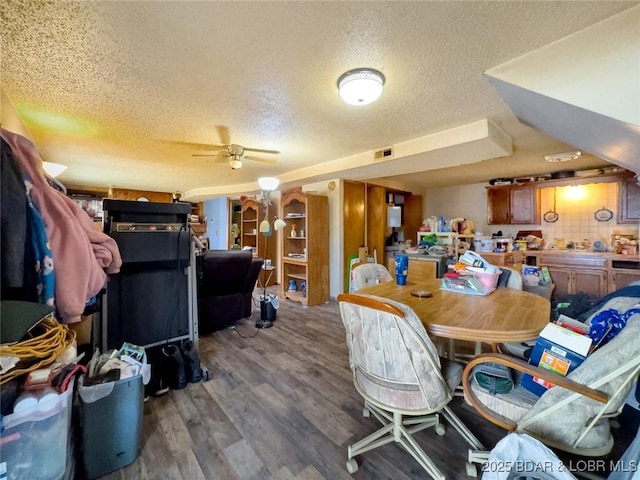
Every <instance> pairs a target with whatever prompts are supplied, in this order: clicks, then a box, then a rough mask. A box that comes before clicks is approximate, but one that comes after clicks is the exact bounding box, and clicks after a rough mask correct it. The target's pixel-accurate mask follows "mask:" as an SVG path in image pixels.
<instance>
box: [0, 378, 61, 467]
mask: <svg viewBox="0 0 640 480" xmlns="http://www.w3.org/2000/svg"><path fill="white" fill-rule="evenodd" d="M72 394H73V382H71V383H70V384H69V387H68V388H67V390H66V391H65V392H63V393H61V394H59V395H55V396H51V397H50V398H49V399H42V400H43V401H42V402H39V403H38V404H37V405H34V406H33V407H31V408H26V409H24V410H21V411H18V412H15V413H12V414H11V415H7V416H6V417H4V418H3V419H2V429H3V430H2V433H1V434H0V440H1V442H2V447H0V464H2V463H5V464H6V476H4V477H2V478H7V479H9V480H23V479H24V480H45V479H46V480H51V479H59V478H62V477H63V476H64V474H65V471H66V468H67V450H68V446H69V425H70V419H71V405H72V403H73V402H72V401H71V400H72Z"/></svg>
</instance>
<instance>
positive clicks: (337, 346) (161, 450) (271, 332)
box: [103, 300, 635, 480]
mask: <svg viewBox="0 0 640 480" xmlns="http://www.w3.org/2000/svg"><path fill="white" fill-rule="evenodd" d="M259 316H260V313H259V311H254V314H253V317H252V318H251V319H244V320H242V321H240V322H239V323H238V324H237V327H236V328H235V329H227V330H222V331H218V332H214V333H213V334H211V335H208V336H205V337H202V338H200V342H199V350H200V355H201V358H202V362H203V364H204V365H205V366H206V367H207V368H208V369H209V370H210V373H211V379H210V380H209V381H206V382H200V383H196V384H189V385H188V386H187V387H186V388H185V389H183V390H171V391H170V392H169V393H167V394H165V395H162V396H159V397H151V398H150V399H149V401H148V402H147V403H145V407H144V426H143V434H142V449H141V452H140V455H139V457H138V459H137V460H136V462H134V463H133V464H131V465H129V466H127V467H125V468H123V469H121V470H118V471H116V472H113V473H111V474H110V475H107V476H106V477H103V478H106V479H110V480H111V479H127V480H131V479H177V480H178V479H184V480H197V479H223V480H233V479H242V480H245V479H281V480H293V479H303V480H316V479H318V480H320V479H326V480H339V479H350V478H353V479H367V480H378V479H380V480H382V479H392V480H406V479H422V478H430V477H429V476H428V475H427V474H426V472H425V471H424V470H422V468H421V467H420V466H419V465H418V463H417V462H416V461H415V460H414V459H413V458H412V457H411V456H410V455H409V454H408V453H406V452H405V451H404V450H403V449H402V448H401V447H399V446H398V445H396V444H394V443H391V444H389V445H385V446H383V447H380V448H378V449H375V450H372V451H369V452H366V453H364V454H362V455H360V456H359V457H357V461H358V464H359V466H360V467H359V470H358V471H357V472H356V473H355V474H353V475H350V474H349V473H347V470H346V467H345V462H346V457H347V446H348V445H349V444H351V443H353V442H355V441H357V440H359V439H361V438H363V437H365V436H367V435H368V434H370V433H372V432H373V431H375V430H377V429H378V428H379V426H380V424H379V423H378V421H377V420H375V418H373V417H371V418H364V417H363V416H362V407H363V401H362V398H361V397H360V396H359V395H358V394H357V392H356V390H355V388H354V386H353V383H352V380H351V373H350V371H349V367H348V352H347V347H346V343H345V334H344V328H343V326H342V322H341V319H340V315H339V312H338V305H337V303H336V302H331V303H328V304H325V305H321V306H314V307H309V308H305V307H302V306H301V305H300V304H298V303H296V302H293V301H291V300H284V301H281V302H280V308H279V309H278V311H277V320H276V322H275V324H274V326H273V327H272V328H270V329H263V330H257V329H256V328H255V327H254V324H255V321H256V320H257V319H259ZM256 333H257V334H256ZM241 335H242V336H241ZM243 336H244V337H247V338H243ZM451 406H452V408H453V409H454V411H455V412H456V413H457V414H458V416H459V417H460V418H461V419H462V420H463V422H465V423H466V425H467V426H468V427H469V428H470V429H471V430H472V431H473V432H474V433H475V434H476V435H477V436H478V438H479V439H480V440H481V441H482V442H483V443H484V444H485V446H487V447H493V445H495V443H496V442H497V441H498V440H499V439H500V438H502V437H503V436H504V435H505V433H506V432H505V431H503V430H501V429H500V428H498V427H496V426H494V425H492V424H490V423H488V422H487V421H485V420H483V419H482V418H481V417H480V416H479V415H477V414H476V413H475V411H474V410H473V409H472V408H471V407H469V406H468V405H466V404H465V403H464V402H463V401H462V399H461V398H459V397H457V398H454V400H453V401H452V403H451ZM443 422H444V423H445V426H447V431H446V434H445V435H444V436H443V437H439V436H437V435H436V434H435V432H434V431H433V429H427V430H425V431H423V432H419V433H418V434H416V435H415V438H416V439H417V441H418V443H419V444H420V445H421V446H422V447H423V448H424V450H425V451H426V452H427V453H428V454H429V455H430V456H431V458H432V459H433V461H434V462H435V463H436V465H437V466H438V468H440V470H441V471H442V472H443V473H444V474H445V475H446V477H447V478H448V479H461V480H462V479H464V480H467V479H469V478H470V477H468V476H467V475H466V472H465V459H466V452H467V448H468V446H467V444H466V443H465V442H464V440H463V439H462V438H461V437H460V435H459V434H458V433H457V432H456V431H455V430H454V429H453V428H451V427H450V426H448V424H447V423H446V421H444V420H443ZM619 430H620V431H624V429H619ZM620 431H619V432H618V433H617V434H616V435H617V436H620ZM634 433H635V430H634V431H633V432H632V433H631V437H632V436H633V434H634ZM622 437H623V440H622V441H619V442H618V443H617V444H616V449H615V450H614V454H615V455H614V454H612V458H616V459H617V458H618V457H619V456H620V455H621V454H622V452H624V449H625V448H626V444H627V443H628V441H629V438H628V437H629V435H626V436H625V435H622ZM625 442H626V443H625ZM574 461H575V460H574ZM593 473H599V474H601V475H602V474H603V472H593ZM605 476H606V475H605Z"/></svg>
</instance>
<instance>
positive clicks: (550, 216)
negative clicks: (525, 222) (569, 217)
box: [542, 210, 558, 223]
mask: <svg viewBox="0 0 640 480" xmlns="http://www.w3.org/2000/svg"><path fill="white" fill-rule="evenodd" d="M542 218H543V219H544V221H545V222H547V223H553V222H557V221H558V212H556V211H555V210H549V211H548V212H545V214H544V215H543V216H542Z"/></svg>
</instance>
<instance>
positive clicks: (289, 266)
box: [280, 190, 329, 306]
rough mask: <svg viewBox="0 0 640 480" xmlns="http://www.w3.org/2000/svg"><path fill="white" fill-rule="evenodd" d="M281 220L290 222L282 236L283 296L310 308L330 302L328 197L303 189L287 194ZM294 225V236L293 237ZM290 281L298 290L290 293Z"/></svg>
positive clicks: (283, 196)
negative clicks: (303, 190)
mask: <svg viewBox="0 0 640 480" xmlns="http://www.w3.org/2000/svg"><path fill="white" fill-rule="evenodd" d="M280 218H282V219H283V220H284V221H285V222H287V226H286V227H284V230H283V231H282V233H281V235H280V238H281V242H282V260H281V266H282V267H281V268H282V272H283V277H282V278H283V280H282V290H283V291H282V296H283V297H284V298H289V299H291V300H294V301H296V302H300V303H302V304H303V305H307V306H311V305H318V304H321V303H325V302H328V301H329V201H328V198H327V197H326V196H323V195H313V194H309V193H304V192H302V191H300V190H288V191H284V192H282V201H281V206H280ZM294 226H295V231H296V234H295V236H293V235H292V234H291V232H292V229H293V227H294ZM291 282H293V283H294V284H295V290H289V286H290V285H291ZM303 282H304V283H303ZM305 286H306V290H305Z"/></svg>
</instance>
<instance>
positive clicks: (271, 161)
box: [242, 156, 278, 165]
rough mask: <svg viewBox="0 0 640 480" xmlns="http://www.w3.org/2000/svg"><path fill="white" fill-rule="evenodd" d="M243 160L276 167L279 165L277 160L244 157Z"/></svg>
mask: <svg viewBox="0 0 640 480" xmlns="http://www.w3.org/2000/svg"><path fill="white" fill-rule="evenodd" d="M242 158H243V159H245V160H251V161H253V162H260V163H269V164H271V165H275V164H276V163H278V161H277V160H276V159H275V158H262V157H247V156H243V157H242Z"/></svg>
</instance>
